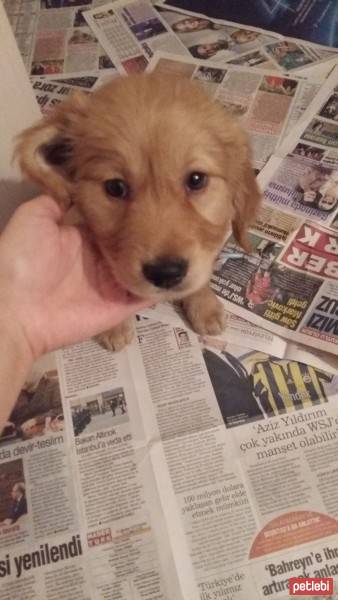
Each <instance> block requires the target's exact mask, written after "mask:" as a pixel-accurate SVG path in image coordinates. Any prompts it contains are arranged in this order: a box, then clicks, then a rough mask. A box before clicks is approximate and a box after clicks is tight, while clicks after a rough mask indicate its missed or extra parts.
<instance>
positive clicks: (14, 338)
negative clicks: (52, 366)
mask: <svg viewBox="0 0 338 600" xmlns="http://www.w3.org/2000/svg"><path fill="white" fill-rule="evenodd" d="M0 310H1V309H0ZM0 332H1V333H0V337H1V341H0V348H1V349H2V354H4V353H5V355H6V356H7V359H8V360H10V361H11V362H12V363H13V364H15V366H16V368H18V369H19V370H20V371H22V372H25V371H26V370H27V369H29V368H30V366H31V365H32V364H33V362H34V360H35V359H36V358H37V357H38V356H36V355H35V354H36V352H34V350H33V348H32V346H31V344H30V342H29V340H28V338H27V335H26V332H25V329H24V327H22V326H21V325H20V323H19V322H18V321H16V319H15V317H14V318H13V317H10V316H8V314H6V313H5V312H3V313H2V315H0Z"/></svg>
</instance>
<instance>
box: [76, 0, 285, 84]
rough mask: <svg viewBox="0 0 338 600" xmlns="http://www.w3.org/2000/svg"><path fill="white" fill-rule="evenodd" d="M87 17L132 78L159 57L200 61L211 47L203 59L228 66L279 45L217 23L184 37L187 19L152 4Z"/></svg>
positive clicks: (109, 8)
mask: <svg viewBox="0 0 338 600" xmlns="http://www.w3.org/2000/svg"><path fill="white" fill-rule="evenodd" d="M84 16H85V19H86V20H87V23H88V24H89V26H90V28H91V29H92V31H93V32H94V33H95V35H96V37H97V39H98V40H99V41H100V43H101V44H102V46H103V47H104V48H105V50H106V52H107V54H108V55H109V56H110V58H111V59H112V60H113V62H115V63H116V62H117V61H119V65H120V66H121V67H122V68H123V69H124V70H125V72H126V73H130V72H135V71H143V70H145V68H146V67H147V65H148V63H149V60H150V59H151V58H152V56H153V55H154V53H155V52H156V51H162V52H168V53H171V54H176V55H181V56H190V57H191V56H194V57H197V54H198V53H199V52H200V51H202V50H203V48H202V46H204V45H205V48H204V50H205V53H204V55H203V56H199V58H202V59H210V58H212V59H213V60H214V61H216V62H222V63H223V62H224V61H227V60H230V59H231V58H234V57H237V56H240V55H242V54H246V53H247V52H248V51H249V50H250V51H252V50H256V49H258V48H261V47H262V46H263V44H267V43H268V42H275V41H276V39H279V36H277V37H276V36H275V37H271V36H268V35H266V34H260V33H257V32H253V31H249V30H238V27H231V26H229V25H228V24H225V23H223V22H222V23H221V24H218V23H213V27H212V28H210V29H208V31H201V30H198V31H197V32H190V33H188V34H187V33H181V32H180V31H179V30H178V29H177V27H175V26H176V24H177V23H176V22H177V21H178V19H179V20H180V21H182V13H173V12H172V11H169V10H167V9H163V8H161V7H160V6H156V7H154V6H152V4H151V2H149V1H147V0H142V1H135V0H134V1H130V0H125V1H123V0H121V1H118V0H117V1H114V2H110V3H108V4H105V5H104V6H102V7H99V8H97V9H92V10H90V11H88V12H86V13H85V14H84ZM183 16H184V15H183ZM172 17H173V18H172ZM265 59H266V60H268V59H269V57H268V56H267V55H266V56H265Z"/></svg>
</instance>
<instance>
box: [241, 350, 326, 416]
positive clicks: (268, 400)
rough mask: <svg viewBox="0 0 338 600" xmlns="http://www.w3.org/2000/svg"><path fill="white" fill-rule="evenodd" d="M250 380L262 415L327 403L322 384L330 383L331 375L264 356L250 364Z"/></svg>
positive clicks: (307, 366)
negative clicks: (263, 413) (264, 357)
mask: <svg viewBox="0 0 338 600" xmlns="http://www.w3.org/2000/svg"><path fill="white" fill-rule="evenodd" d="M263 356H264V355H263ZM261 357H262V355H261ZM251 364H252V363H251ZM251 378H252V387H253V392H254V394H255V396H256V397H257V398H258V399H259V401H260V403H261V406H262V408H263V410H264V412H265V413H266V414H270V415H278V414H281V413H285V412H291V411H293V410H295V409H299V408H307V407H310V406H312V405H315V404H320V403H322V402H327V396H326V393H325V389H324V386H323V383H324V382H327V383H329V382H331V381H332V378H333V375H331V374H330V373H326V372H325V371H322V370H321V369H317V368H315V367H311V366H310V365H305V364H303V363H299V362H296V361H289V360H283V359H282V360H278V359H273V358H272V357H269V356H266V359H265V360H258V361H257V362H255V363H253V364H252V369H251Z"/></svg>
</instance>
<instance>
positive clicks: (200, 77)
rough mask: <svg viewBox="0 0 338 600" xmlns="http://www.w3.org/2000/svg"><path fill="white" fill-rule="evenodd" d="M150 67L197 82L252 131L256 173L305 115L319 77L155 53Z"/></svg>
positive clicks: (315, 90)
mask: <svg viewBox="0 0 338 600" xmlns="http://www.w3.org/2000/svg"><path fill="white" fill-rule="evenodd" d="M149 70H157V71H161V72H163V73H164V74H166V73H169V72H171V73H177V74H179V75H182V76H185V77H189V78H191V79H194V80H196V81H198V82H199V83H200V84H201V85H202V86H203V87H204V89H205V90H206V91H207V92H208V94H209V95H210V96H211V97H212V98H214V99H216V100H218V101H219V102H221V103H222V104H223V106H224V107H225V108H226V109H227V110H228V111H231V112H232V113H233V114H234V115H236V117H239V119H240V121H241V123H242V125H243V127H244V128H245V129H246V131H247V132H248V133H249V136H250V139H251V145H252V152H253V164H254V167H255V169H256V171H257V172H259V171H260V170H261V169H262V167H263V166H264V165H265V163H266V162H267V160H268V159H269V158H270V156H271V155H272V154H273V153H274V152H275V150H276V148H277V146H278V144H279V143H280V141H281V140H282V138H283V137H284V135H285V134H286V132H287V131H289V130H290V129H292V128H293V127H294V125H295V123H297V122H298V120H299V119H300V118H301V116H302V114H303V112H304V110H305V108H306V107H307V105H308V103H309V102H310V100H311V99H312V98H313V97H314V96H315V94H316V93H317V91H318V89H319V88H320V86H321V83H322V82H321V81H307V80H304V79H300V78H297V77H294V76H292V77H287V76H284V75H283V76H282V75H281V74H280V73H278V72H277V73H276V71H260V70H257V69H255V68H247V67H241V66H235V65H230V64H226V65H224V66H223V67H220V66H219V65H218V64H217V63H214V62H208V64H207V65H205V64H204V63H203V61H200V60H197V59H192V58H190V59H187V58H181V57H173V56H171V55H169V54H163V53H160V52H158V53H156V56H155V57H154V58H153V60H152V61H151V63H150V65H149Z"/></svg>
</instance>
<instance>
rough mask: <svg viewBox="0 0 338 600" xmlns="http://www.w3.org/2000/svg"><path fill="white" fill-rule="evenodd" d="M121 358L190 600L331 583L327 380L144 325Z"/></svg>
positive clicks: (331, 395)
mask: <svg viewBox="0 0 338 600" xmlns="http://www.w3.org/2000/svg"><path fill="white" fill-rule="evenodd" d="M271 350H272V348H271ZM140 353H141V358H142V359H141V360H140ZM129 355H130V357H131V359H130V363H131V365H132V369H133V371H134V379H135V380H137V381H138V389H140V390H142V396H141V395H140V401H142V406H143V408H144V410H143V412H142V416H143V419H144V423H145V425H144V426H145V429H146V430H148V432H149V436H150V437H153V439H156V440H157V439H159V440H160V444H155V445H152V446H151V447H150V450H149V454H150V457H151V459H152V464H153V469H154V474H155V479H156V481H157V486H158V490H159V495H160V498H161V499H162V506H163V511H164V516H165V519H166V522H167V523H170V527H172V528H174V529H175V528H177V527H179V525H180V524H182V525H183V528H184V532H185V536H186V540H187V543H188V551H189V556H190V559H191V562H192V565H193V569H194V574H195V579H196V582H197V585H198V589H199V595H198V596H196V598H198V597H199V598H200V599H201V600H209V599H214V598H215V599H216V598H227V599H229V600H230V599H231V600H247V599H248V598H250V600H256V599H257V600H258V599H263V598H266V597H268V598H275V597H276V598H281V599H282V598H283V600H284V599H285V600H286V598H288V597H289V596H288V583H289V578H290V577H294V576H299V575H303V576H304V575H305V576H314V577H316V576H317V577H320V576H334V575H335V574H336V573H337V570H336V569H337V554H338V526H337V503H336V487H337V486H336V474H335V473H336V451H337V435H338V433H337V416H336V402H337V399H338V396H337V394H338V377H337V375H333V374H332V373H328V372H326V371H324V370H322V369H319V368H314V367H311V366H307V365H304V364H303V363H300V362H297V361H294V360H285V359H277V358H275V357H274V356H273V355H272V354H271V353H268V352H266V353H264V352H261V351H257V350H254V349H252V350H248V349H246V348H243V347H240V346H236V345H233V344H231V343H225V342H219V341H218V340H215V339H214V338H204V339H201V338H198V337H197V336H196V335H195V334H194V333H193V332H191V331H188V330H187V329H184V328H182V327H176V326H173V325H172V324H169V323H164V322H156V321H153V320H151V319H146V320H141V321H140V322H139V323H138V326H137V341H136V342H135V343H134V344H133V345H132V347H131V348H130V349H129ZM142 379H143V380H144V385H142ZM141 398H142V399H141ZM154 417H155V419H154ZM166 467H167V468H166ZM171 487H172V488H173V491H174V494H175V497H176V502H177V504H176V512H175V513H174V514H173V512H172V506H171V501H170V493H169V490H170V489H171ZM168 497H169V501H168V500H167V498H168ZM173 517H174V518H173ZM177 568H178V570H179V571H178V572H179V576H180V575H181V576H182V577H183V574H182V569H181V574H180V564H179V563H177Z"/></svg>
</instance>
